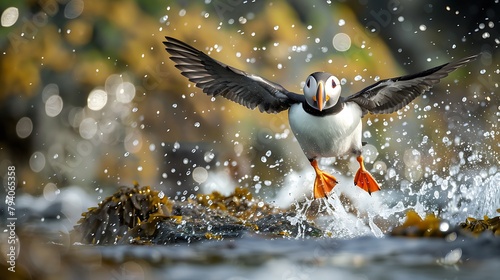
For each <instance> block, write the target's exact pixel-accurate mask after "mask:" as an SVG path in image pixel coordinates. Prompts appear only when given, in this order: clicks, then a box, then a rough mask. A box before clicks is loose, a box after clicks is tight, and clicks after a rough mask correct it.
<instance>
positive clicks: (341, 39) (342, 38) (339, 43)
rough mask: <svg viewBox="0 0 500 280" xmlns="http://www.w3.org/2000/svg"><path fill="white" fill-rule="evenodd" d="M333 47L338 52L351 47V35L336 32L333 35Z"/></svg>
mask: <svg viewBox="0 0 500 280" xmlns="http://www.w3.org/2000/svg"><path fill="white" fill-rule="evenodd" d="M332 44H333V47H334V48H335V49H336V50H337V51H339V52H345V51H348V50H349V49H350V48H351V37H349V35H347V34H345V33H338V34H335V36H333V40H332Z"/></svg>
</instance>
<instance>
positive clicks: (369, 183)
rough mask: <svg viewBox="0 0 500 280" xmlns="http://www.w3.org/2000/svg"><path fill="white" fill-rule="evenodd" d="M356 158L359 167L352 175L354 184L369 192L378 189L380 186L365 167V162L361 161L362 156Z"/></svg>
mask: <svg viewBox="0 0 500 280" xmlns="http://www.w3.org/2000/svg"><path fill="white" fill-rule="evenodd" d="M356 160H357V161H358V162H359V169H358V172H356V176H355V177H354V184H355V185H356V186H358V187H360V188H362V189H363V190H365V191H367V192H368V193H369V194H372V192H376V191H379V190H380V186H379V185H378V183H377V181H375V179H374V178H373V176H372V174H370V172H368V171H367V170H366V169H365V164H364V163H363V157H362V156H358V157H357V158H356Z"/></svg>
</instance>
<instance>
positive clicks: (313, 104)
mask: <svg viewBox="0 0 500 280" xmlns="http://www.w3.org/2000/svg"><path fill="white" fill-rule="evenodd" d="M165 38H166V41H164V42H163V44H164V45H165V47H166V51H167V52H168V53H169V54H170V55H171V56H170V59H171V60H172V61H173V62H175V64H176V65H175V67H176V68H178V69H179V70H181V74H182V75H183V76H185V77H186V78H188V79H189V81H191V82H193V83H195V85H196V86H197V87H199V88H201V89H202V90H203V92H205V93H206V94H208V95H211V96H218V95H221V96H223V97H225V98H227V99H229V100H232V101H234V102H237V103H239V104H241V105H243V106H245V107H247V108H250V109H254V108H255V107H258V108H259V110H260V111H261V112H266V113H278V112H281V111H284V110H287V109H288V119H289V122H290V127H291V129H292V131H293V134H294V135H295V138H296V139H297V141H298V142H299V144H300V147H301V148H302V150H303V151H304V154H305V156H306V157H307V159H308V160H309V162H310V163H311V166H312V167H313V168H314V171H315V172H316V179H315V181H314V198H316V199H317V198H324V197H327V196H328V194H329V193H330V191H331V190H332V189H333V188H334V187H335V185H336V184H337V183H338V182H337V179H336V178H335V177H334V176H332V175H331V174H328V173H326V172H324V171H322V170H321V169H320V168H319V166H318V161H317V160H318V158H320V157H338V156H343V155H346V154H352V155H355V156H356V159H357V161H358V162H359V170H358V171H357V172H356V175H355V177H354V184H355V185H357V186H358V187H360V188H362V189H363V190H365V191H367V192H368V193H369V194H371V193H372V192H376V191H378V190H380V186H379V184H378V183H377V182H376V181H375V179H374V178H373V176H372V175H371V174H370V173H369V172H368V171H367V170H366V169H365V166H364V163H363V157H362V156H361V151H362V145H363V143H362V142H361V134H362V133H361V132H362V129H361V119H362V118H363V116H364V115H366V114H367V113H372V114H388V113H392V112H395V111H397V110H399V109H401V108H403V107H404V106H406V105H407V104H408V103H410V102H411V101H412V100H413V99H415V98H416V97H417V96H419V95H421V94H422V93H424V92H425V91H427V90H429V89H430V88H431V87H432V86H433V85H435V84H437V83H438V82H439V80H440V79H442V78H444V77H446V76H447V75H448V74H449V73H450V72H452V71H454V70H455V69H457V68H459V67H461V66H464V65H465V64H466V63H468V62H470V61H472V60H474V59H476V58H477V55H473V56H469V57H466V58H463V59H460V60H458V61H455V62H450V63H446V64H443V65H440V66H436V67H434V68H431V69H428V70H425V71H423V72H420V73H416V74H412V75H406V76H402V77H397V78H391V79H385V80H380V81H378V82H376V83H375V84H373V85H370V86H368V87H366V88H364V89H362V90H361V91H359V92H358V93H355V94H353V95H351V96H348V97H341V96H340V93H341V88H342V87H341V85H340V81H339V79H338V78H337V77H335V76H333V75H332V74H330V73H326V72H314V73H312V74H311V75H309V77H307V79H306V82H305V84H304V89H303V91H304V94H297V93H294V92H290V91H288V90H286V89H285V88H284V87H283V86H281V85H279V84H277V83H274V82H271V81H269V80H267V79H265V78H262V77H260V76H257V75H253V74H249V73H246V72H244V71H241V70H239V69H236V68H234V67H231V66H229V65H226V64H224V63H222V62H220V61H217V60H215V59H213V58H211V57H209V56H208V55H207V54H205V53H203V52H202V51H199V50H197V49H195V48H194V47H192V46H190V45H188V44H186V43H184V42H182V41H179V40H177V39H175V38H172V37H168V36H167V37H165Z"/></svg>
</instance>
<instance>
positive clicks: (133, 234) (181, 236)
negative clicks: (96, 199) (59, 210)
mask: <svg viewBox="0 0 500 280" xmlns="http://www.w3.org/2000/svg"><path fill="white" fill-rule="evenodd" d="M293 216H294V213H289V212H283V211H282V210H280V209H278V208H276V207H274V206H272V205H270V204H268V203H265V202H263V201H261V200H259V199H257V198H254V197H253V196H252V194H251V193H250V192H249V191H248V190H247V189H245V188H238V189H236V190H235V192H234V193H233V194H231V195H228V196H224V195H221V194H220V193H218V192H213V193H210V194H203V195H202V194H200V195H198V196H197V197H196V199H188V200H186V201H175V200H170V199H168V198H167V197H165V195H164V194H163V193H162V192H159V191H156V190H153V189H151V188H150V187H149V186H144V187H140V186H139V184H137V183H136V184H135V185H134V186H133V187H122V188H120V189H119V190H118V191H117V192H116V193H115V194H113V195H111V196H110V197H107V198H106V199H104V200H103V201H102V202H101V203H99V205H98V206H97V207H92V208H89V210H88V211H87V212H85V213H83V214H82V218H81V219H80V221H79V222H78V223H77V225H76V226H75V228H74V230H73V232H72V239H73V241H77V242H81V243H85V244H96V245H97V244H99V245H107V244H172V243H181V242H194V241H199V240H210V239H216V240H217V239H224V238H237V237H240V236H242V235H243V234H245V233H247V232H253V233H257V234H265V235H271V236H277V237H288V236H298V235H299V234H302V236H322V234H323V233H322V231H321V230H320V229H318V228H316V227H315V226H314V225H313V224H312V223H309V222H307V221H301V222H295V223H292V222H290V219H289V217H293Z"/></svg>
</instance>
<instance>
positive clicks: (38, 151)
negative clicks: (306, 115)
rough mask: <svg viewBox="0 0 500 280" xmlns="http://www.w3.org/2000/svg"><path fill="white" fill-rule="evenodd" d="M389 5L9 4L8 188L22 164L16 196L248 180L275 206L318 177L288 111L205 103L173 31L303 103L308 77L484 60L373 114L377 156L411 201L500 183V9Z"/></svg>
mask: <svg viewBox="0 0 500 280" xmlns="http://www.w3.org/2000/svg"><path fill="white" fill-rule="evenodd" d="M379 2H380V1H366V0H358V1H324V0H322V1H320V0H317V1H300V0H295V1H255V2H254V1H239V0H205V1H183V0H182V1H181V0H179V1H165V0H163V1H132V0H127V1H112V0H110V1H82V0H57V1H56V0H48V1H35V0H32V1H15V0H7V1H2V2H1V4H0V13H1V27H0V49H1V52H0V69H1V70H0V71H1V75H0V84H1V87H0V115H1V118H0V175H1V176H2V183H3V184H4V186H5V182H6V173H7V167H8V166H11V165H14V166H15V167H16V175H17V178H18V191H19V192H23V193H29V194H33V195H37V196H42V195H43V196H44V197H45V198H46V199H53V198H54V197H55V196H57V194H58V193H59V192H60V190H61V189H64V188H67V187H69V186H77V187H78V188H81V189H84V190H86V191H87V192H90V193H92V192H98V193H102V192H104V193H112V192H114V191H115V190H116V189H117V188H118V187H119V186H121V185H128V186H130V185H132V184H133V182H134V181H138V182H139V183H140V184H142V185H147V184H149V185H152V186H153V187H155V188H158V189H162V190H164V191H165V192H166V193H168V195H169V196H171V197H177V198H181V199H182V198H186V197H187V196H189V195H190V194H193V193H197V192H207V191H211V190H214V189H219V190H221V191H222V192H230V191H231V190H233V189H234V188H235V187H240V186H243V187H248V188H250V189H251V190H252V191H254V192H256V193H258V194H259V195H260V196H262V197H264V198H266V199H268V200H273V198H274V197H275V196H276V194H277V193H279V192H280V190H282V189H283V188H284V187H285V186H284V185H285V184H289V183H287V180H286V179H287V177H289V176H290V174H295V173H297V172H300V171H301V170H307V172H308V173H311V174H313V170H312V169H311V168H310V167H309V163H308V161H307V160H306V158H305V156H304V155H303V154H302V152H301V150H300V147H299V145H298V143H297V142H296V141H295V140H294V137H293V134H292V133H291V131H290V128H289V126H288V121H287V114H286V113H281V114H276V115H267V114H262V113H260V112H258V110H255V111H250V110H248V109H246V108H244V107H242V106H240V105H238V104H234V103H231V102H230V101H227V100H224V99H222V98H216V99H215V100H214V99H212V98H210V97H207V96H205V94H204V93H202V92H201V90H199V89H197V88H195V87H193V84H190V83H189V82H188V81H187V80H186V79H185V78H184V77H182V76H181V75H180V73H179V71H178V70H177V69H175V68H174V66H173V63H172V62H171V61H169V59H168V54H167V53H166V52H165V50H164V47H163V45H162V41H163V40H164V36H167V35H168V36H172V37H175V38H178V39H180V40H182V41H185V42H187V43H189V44H191V45H193V46H194V47H196V48H198V49H200V50H203V51H204V52H206V53H208V54H209V55H210V56H212V57H213V58H215V59H218V60H220V61H222V62H224V63H226V64H229V65H231V66H234V67H236V68H239V69H242V70H244V71H246V72H249V73H255V74H258V75H261V76H263V77H266V78H267V79H269V80H272V81H275V82H277V83H279V84H281V85H283V86H284V87H286V88H287V89H288V90H291V91H295V92H298V93H301V92H302V85H303V81H304V79H305V78H306V77H307V76H308V75H309V74H310V73H311V72H314V71H326V72H331V73H333V74H335V75H336V76H337V77H339V78H340V79H341V80H342V83H343V95H346V96H347V95H350V94H353V93H355V92H357V91H359V90H361V89H363V88H364V87H366V86H368V85H370V84H372V83H374V82H376V81H377V80H379V79H384V78H390V77H396V76H401V75H405V74H410V73H414V72H418V71H422V70H425V69H428V68H431V67H434V66H437V65H440V64H442V63H446V62H449V61H452V60H455V59H460V58H462V57H465V56H469V55H473V54H477V53H480V52H482V56H481V57H480V58H479V59H478V60H477V61H474V62H471V63H470V64H468V65H467V66H466V67H464V68H460V69H458V70H457V71H455V72H453V73H452V74H451V75H450V76H449V77H447V78H445V79H444V80H442V82H441V83H440V84H439V85H437V86H435V87H434V88H433V89H432V91H431V92H429V93H426V94H425V95H423V96H422V97H420V98H418V99H417V100H415V101H414V102H413V103H411V104H410V105H409V106H407V107H405V108H404V109H403V110H401V111H400V112H397V113H394V114H391V115H378V116H374V115H368V116H367V117H366V118H365V119H364V128H363V136H364V141H366V142H368V145H367V146H366V151H365V157H366V158H367V160H368V163H367V167H368V169H371V170H372V171H373V172H374V173H375V177H376V178H377V179H378V180H379V181H380V182H381V183H382V185H383V188H384V189H388V190H391V189H394V190H399V191H402V192H403V193H405V192H406V193H411V192H415V191H418V190H419V189H420V188H422V187H428V188H433V189H436V191H439V192H445V191H450V189H448V184H452V183H453V182H466V181H467V180H468V179H467V178H468V177H467V175H466V173H465V171H467V172H472V173H474V174H478V175H480V176H482V177H483V178H486V177H488V176H491V175H492V174H495V173H496V172H497V168H498V165H499V152H500V146H499V144H498V143H499V141H498V139H499V137H500V135H499V130H498V120H499V118H500V102H499V99H498V83H499V81H500V79H499V77H500V67H499V63H500V62H499V60H500V59H499V57H498V55H497V52H498V46H499V45H500V38H499V32H498V31H499V30H500V29H499V27H500V21H499V17H500V5H499V4H498V1H473V2H468V1H466V2H463V1H461V2H457V1H389V3H379ZM434 2H435V3H434ZM353 163H354V165H353ZM323 164H325V165H328V167H327V170H331V169H334V170H335V172H341V173H344V174H347V175H348V176H349V175H351V176H352V172H355V168H356V163H355V162H352V161H350V160H349V159H345V160H339V161H337V162H335V163H334V162H331V161H329V162H323ZM461 176H462V177H461ZM343 183H344V184H349V185H350V184H352V182H351V181H346V182H343ZM463 184H465V186H466V183H463ZM460 186H461V185H460V184H458V185H457V186H454V188H455V190H454V192H460V191H462V192H466V190H461V189H460ZM310 188H311V186H307V188H306V191H310ZM457 188H458V190H457ZM308 195H309V194H308ZM430 195H431V196H436V194H435V192H434V191H433V192H430ZM438 197H439V193H438Z"/></svg>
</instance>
